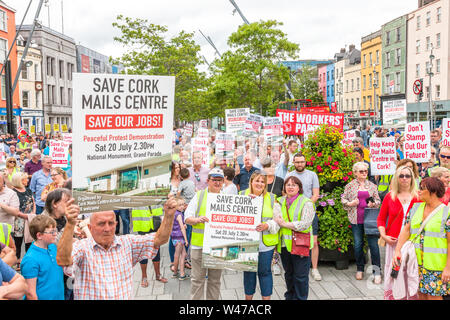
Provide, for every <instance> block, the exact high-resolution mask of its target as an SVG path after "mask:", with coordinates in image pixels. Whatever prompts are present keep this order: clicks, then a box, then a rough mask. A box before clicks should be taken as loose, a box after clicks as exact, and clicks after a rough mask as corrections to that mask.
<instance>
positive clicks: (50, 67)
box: [47, 57, 55, 77]
mask: <svg viewBox="0 0 450 320" xmlns="http://www.w3.org/2000/svg"><path fill="white" fill-rule="evenodd" d="M54 62H55V58H52V57H47V76H50V77H54V76H55V65H54Z"/></svg>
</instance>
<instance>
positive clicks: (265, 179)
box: [248, 172, 275, 196]
mask: <svg viewBox="0 0 450 320" xmlns="http://www.w3.org/2000/svg"><path fill="white" fill-rule="evenodd" d="M259 177H263V178H264V184H265V187H264V191H263V193H262V195H263V196H265V195H266V192H267V176H266V175H265V174H263V173H261V172H254V173H253V174H252V176H251V177H250V181H249V182H248V186H249V187H248V188H249V190H250V194H254V193H253V187H252V182H253V180H255V179H256V178H259ZM273 183H275V180H274V181H273Z"/></svg>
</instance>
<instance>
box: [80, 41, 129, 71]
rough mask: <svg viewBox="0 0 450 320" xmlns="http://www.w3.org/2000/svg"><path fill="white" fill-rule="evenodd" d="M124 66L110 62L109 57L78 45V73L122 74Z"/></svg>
mask: <svg viewBox="0 0 450 320" xmlns="http://www.w3.org/2000/svg"><path fill="white" fill-rule="evenodd" d="M122 70H123V67H122V66H116V65H113V64H111V63H110V62H109V57H108V56H105V55H103V54H101V53H98V52H97V51H95V50H92V49H89V48H87V47H85V46H82V45H77V72H81V73H120V72H121V71H122Z"/></svg>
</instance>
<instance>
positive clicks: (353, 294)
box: [335, 280, 364, 298]
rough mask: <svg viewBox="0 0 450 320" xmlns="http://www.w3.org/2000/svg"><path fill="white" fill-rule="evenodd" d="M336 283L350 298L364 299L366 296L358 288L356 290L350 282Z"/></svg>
mask: <svg viewBox="0 0 450 320" xmlns="http://www.w3.org/2000/svg"><path fill="white" fill-rule="evenodd" d="M335 283H336V285H337V286H338V287H339V288H340V289H341V290H342V291H343V292H344V293H345V295H346V296H347V297H349V298H358V297H364V294H363V293H362V292H361V291H360V290H359V289H358V288H356V287H355V286H354V285H353V284H352V283H351V282H350V281H349V280H344V281H336V282H335Z"/></svg>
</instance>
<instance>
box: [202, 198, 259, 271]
mask: <svg viewBox="0 0 450 320" xmlns="http://www.w3.org/2000/svg"><path fill="white" fill-rule="evenodd" d="M262 205H263V199H262V197H257V198H254V199H252V198H251V197H249V196H240V195H229V194H217V193H208V196H207V202H206V216H207V217H208V219H209V222H208V223H205V233H204V238H203V255H202V258H203V267H204V268H213V269H229V270H239V271H252V272H256V271H257V270H258V249H259V241H260V239H261V233H260V232H258V231H256V230H255V229H256V226H257V225H259V224H260V223H261V210H262Z"/></svg>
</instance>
